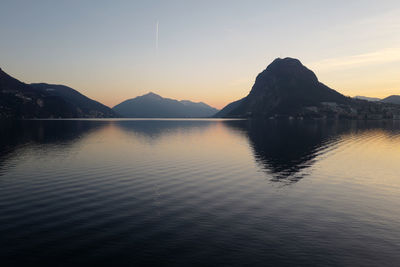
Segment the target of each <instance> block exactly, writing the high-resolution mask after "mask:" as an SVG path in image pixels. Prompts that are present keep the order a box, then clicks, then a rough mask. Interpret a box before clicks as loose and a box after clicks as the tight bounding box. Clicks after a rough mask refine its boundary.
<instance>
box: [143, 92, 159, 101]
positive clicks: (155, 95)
mask: <svg viewBox="0 0 400 267" xmlns="http://www.w3.org/2000/svg"><path fill="white" fill-rule="evenodd" d="M141 97H145V98H151V99H162V97H161V96H160V95H157V94H156V93H153V92H148V93H147V94H145V95H142V96H141Z"/></svg>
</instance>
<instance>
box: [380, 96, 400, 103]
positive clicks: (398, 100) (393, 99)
mask: <svg viewBox="0 0 400 267" xmlns="http://www.w3.org/2000/svg"><path fill="white" fill-rule="evenodd" d="M382 102H383V103H391V104H398V105H400V95H391V96H388V97H386V98H384V99H382Z"/></svg>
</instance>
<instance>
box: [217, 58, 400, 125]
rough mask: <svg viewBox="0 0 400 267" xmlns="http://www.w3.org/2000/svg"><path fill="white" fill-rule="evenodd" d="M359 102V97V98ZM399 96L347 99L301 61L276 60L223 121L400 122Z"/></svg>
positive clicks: (223, 114)
mask: <svg viewBox="0 0 400 267" xmlns="http://www.w3.org/2000/svg"><path fill="white" fill-rule="evenodd" d="M358 98H360V97H358ZM397 100H398V98H397V96H393V97H390V98H389V99H386V101H385V100H382V101H379V102H377V103H375V102H370V101H365V100H360V99H354V98H350V97H346V96H344V95H342V94H340V93H339V92H337V91H335V90H333V89H331V88H329V87H327V86H326V85H324V84H322V83H321V82H319V81H318V78H317V76H316V75H315V74H314V73H313V72H312V71H311V70H309V69H308V68H306V67H305V66H304V65H303V64H302V63H301V62H300V61H299V60H298V59H294V58H283V59H281V58H277V59H275V60H274V61H273V62H272V63H271V64H270V65H268V67H267V68H266V69H265V70H264V71H262V72H261V73H260V74H259V75H258V76H257V78H256V81H255V83H254V85H253V87H252V88H251V90H250V93H249V94H248V95H247V96H246V97H244V98H242V99H240V100H237V101H235V102H232V103H230V104H228V105H227V106H226V107H224V108H223V109H222V110H221V111H219V112H218V113H217V114H216V115H215V117H223V118H279V117H293V118H330V117H331V118H350V119H381V118H398V117H399V116H400V106H398V105H393V103H395V104H396V103H398V102H396V101H397Z"/></svg>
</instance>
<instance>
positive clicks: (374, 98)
mask: <svg viewBox="0 0 400 267" xmlns="http://www.w3.org/2000/svg"><path fill="white" fill-rule="evenodd" d="M354 98H355V99H360V100H366V101H370V102H377V101H381V100H382V99H380V98H377V97H367V96H360V95H357V96H355V97H354Z"/></svg>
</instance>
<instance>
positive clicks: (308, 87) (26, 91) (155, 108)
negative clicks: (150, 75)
mask: <svg viewBox="0 0 400 267" xmlns="http://www.w3.org/2000/svg"><path fill="white" fill-rule="evenodd" d="M212 116H213V117H222V118H279V117H293V118H350V119H381V118H396V119H400V96H398V95H393V96H389V97H387V98H385V99H382V100H381V99H379V98H369V97H363V96H357V97H354V98H350V97H346V96H344V95H342V94H340V93H339V92H337V91H335V90H333V89H331V88H329V87H327V86H326V85H324V84H322V83H321V82H319V81H318V78H317V76H316V75H315V74H314V73H313V72H312V71H311V70H309V69H308V68H306V67H305V66H304V65H303V64H302V63H301V62H300V61H299V60H297V59H294V58H283V59H281V58H277V59H275V60H274V61H273V62H272V63H271V64H270V65H269V66H268V67H267V68H266V69H265V70H264V71H262V72H261V73H260V74H259V75H258V76H257V78H256V81H255V83H254V85H253V87H252V88H251V90H250V93H249V94H248V95H247V96H246V97H244V98H242V99H239V100H237V101H235V102H232V103H230V104H228V105H227V106H226V107H224V108H223V109H222V110H220V111H218V110H217V109H215V108H213V107H210V106H209V105H207V104H205V103H203V102H199V103H195V102H192V101H189V100H181V101H178V100H175V99H169V98H163V97H161V96H159V95H157V94H155V93H148V94H146V95H143V96H138V97H136V98H132V99H128V100H126V101H123V102H122V103H120V104H118V105H116V106H115V107H113V108H112V109H111V108H109V107H107V106H105V105H103V104H101V103H99V102H97V101H94V100H92V99H90V98H88V97H86V96H84V95H82V94H81V93H79V92H78V91H76V90H74V89H72V88H70V87H67V86H64V85H55V84H46V83H34V84H26V83H23V82H21V81H19V80H17V79H15V78H13V77H11V76H10V75H8V74H7V73H5V72H4V71H2V70H1V69H0V118H114V117H126V118H208V117H212Z"/></svg>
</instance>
